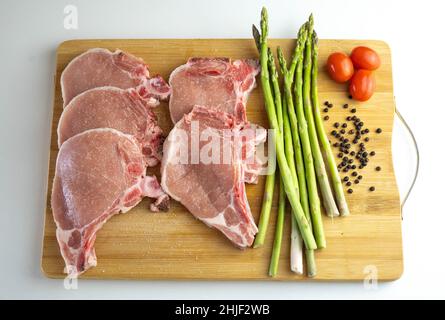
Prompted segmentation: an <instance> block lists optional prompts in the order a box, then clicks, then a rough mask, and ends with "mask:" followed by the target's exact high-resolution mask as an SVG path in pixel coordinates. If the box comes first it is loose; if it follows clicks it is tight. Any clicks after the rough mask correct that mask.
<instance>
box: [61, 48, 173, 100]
mask: <svg viewBox="0 0 445 320" xmlns="http://www.w3.org/2000/svg"><path fill="white" fill-rule="evenodd" d="M60 83H61V87H62V97H63V105H64V106H66V105H67V104H68V103H69V102H70V101H71V100H72V99H73V98H74V97H75V96H77V95H78V94H79V93H82V92H84V91H86V90H88V89H92V88H96V87H104V86H112V87H118V88H122V89H128V88H136V89H137V91H138V92H139V94H140V95H141V96H142V97H143V98H146V99H147V100H150V101H151V103H156V102H157V100H158V99H161V100H163V99H167V98H168V96H169V94H170V87H169V86H168V84H167V83H165V81H164V80H163V79H162V78H161V77H160V76H156V77H154V78H149V72H148V68H147V66H146V65H145V63H144V61H143V60H142V59H139V58H137V57H135V56H132V55H130V54H128V53H125V52H122V51H120V50H116V51H115V52H111V51H109V50H107V49H101V48H96V49H90V50H88V51H86V52H84V53H83V54H81V55H79V56H77V57H76V58H74V59H73V60H72V61H71V62H70V63H69V64H68V65H67V66H66V68H65V70H63V72H62V76H61V79H60Z"/></svg>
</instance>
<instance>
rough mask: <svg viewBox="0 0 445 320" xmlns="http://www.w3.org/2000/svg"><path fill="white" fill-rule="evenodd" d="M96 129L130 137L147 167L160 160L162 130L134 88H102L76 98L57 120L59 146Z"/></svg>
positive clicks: (86, 92) (88, 91)
mask: <svg viewBox="0 0 445 320" xmlns="http://www.w3.org/2000/svg"><path fill="white" fill-rule="evenodd" d="M95 128H113V129H116V130H119V131H121V132H123V133H126V134H131V135H133V136H134V137H135V138H136V140H137V141H138V142H139V143H140V144H141V146H142V153H143V154H144V155H145V156H146V158H147V165H149V166H154V165H156V164H157V163H158V162H159V161H160V160H161V159H162V156H161V151H162V150H161V148H162V130H161V128H160V127H159V126H158V124H157V118H156V115H155V114H154V113H153V111H152V110H151V106H150V105H149V103H147V101H145V100H144V99H142V98H141V97H140V96H139V94H138V93H137V92H136V90H134V89H127V90H124V89H119V88H114V87H101V88H94V89H90V90H87V91H85V92H83V93H81V94H79V95H77V96H76V97H75V98H74V99H72V100H71V102H70V103H69V104H68V105H67V106H66V107H65V109H64V110H63V112H62V115H61V117H60V120H59V126H58V129H57V133H58V137H59V147H60V146H61V145H62V143H63V142H64V141H65V140H67V139H69V138H71V137H72V136H75V135H76V134H78V133H81V132H83V131H86V130H89V129H95Z"/></svg>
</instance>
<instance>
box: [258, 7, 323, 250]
mask: <svg viewBox="0 0 445 320" xmlns="http://www.w3.org/2000/svg"><path fill="white" fill-rule="evenodd" d="M267 20H268V17H267V10H266V8H263V10H262V11H261V35H260V37H259V39H258V41H259V43H260V48H261V50H260V63H261V84H262V88H263V94H264V100H265V107H266V112H267V116H268V118H269V123H270V126H271V128H272V129H274V130H275V147H276V153H277V160H278V166H279V168H280V172H281V175H282V179H283V185H284V190H285V191H286V194H287V197H288V199H289V202H290V204H291V207H292V209H293V210H292V212H293V213H294V215H295V218H296V219H297V222H298V227H299V229H300V233H301V235H302V238H303V240H304V243H305V245H306V247H307V248H309V249H316V248H317V244H316V242H315V239H314V236H313V234H312V230H311V228H310V226H309V224H308V221H307V219H306V217H305V214H304V212H303V209H302V207H301V204H300V202H299V201H298V196H297V193H296V191H295V185H294V183H293V180H292V178H291V171H290V169H289V166H288V164H287V160H286V155H285V152H284V143H283V140H282V132H281V130H280V127H279V125H278V120H277V115H276V110H275V103H274V99H273V96H272V91H271V87H270V83H269V70H268V64H267V59H268V57H267V33H268V25H267V24H268V21H267ZM254 36H255V34H254Z"/></svg>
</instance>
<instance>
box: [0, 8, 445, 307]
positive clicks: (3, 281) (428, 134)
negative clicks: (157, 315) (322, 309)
mask: <svg viewBox="0 0 445 320" xmlns="http://www.w3.org/2000/svg"><path fill="white" fill-rule="evenodd" d="M441 2H442V1H426V0H423V1H389V0H385V1H380V0H370V1H353V0H351V1H346V0H341V1H332V0H326V1H320V0H319V1H295V0H292V1H291V0H290V1H264V3H262V2H261V1H242V0H233V1H228V0H225V1H222V0H218V1H205V0H201V1H177V2H175V1H171V0H163V1H159V0H156V1H147V0H145V1H142V0H140V1H121V0H120V1H110V0H108V1H86V0H85V1H75V0H70V1H60V0H58V1H17V0H2V1H0V44H1V50H0V66H1V68H0V71H1V76H0V141H1V142H0V146H1V147H0V201H1V204H2V205H1V209H0V215H1V216H0V257H1V258H0V298H57V299H77V298H86V299H89V298H148V299H153V298H156V299H168V298H173V299H174V298H198V299H200V298H201V299H204V298H219V299H222V298H235V299H260V298H261V299H283V298H293V299H308V298H334V299H347V298H352V299H361V298H371V299H374V298H445V294H444V293H443V292H442V288H443V285H444V284H445V280H444V278H443V277H442V273H443V270H444V267H445V265H444V262H445V255H444V252H445V250H444V246H443V245H444V240H443V239H444V238H442V235H444V233H445V232H444V231H445V230H444V229H445V208H444V205H443V203H442V200H443V199H444V198H445V192H444V184H443V179H444V174H443V164H444V151H443V145H444V143H443V136H442V130H443V129H444V127H445V126H444V124H443V119H444V116H445V112H444V109H443V108H444V101H445V100H444V99H445V98H444V95H443V92H444V91H445V90H444V76H443V75H444V71H445V68H444V58H443V55H444V53H445V50H444V49H445V46H444V40H443V39H444V36H443V31H444V30H445V18H444V16H443V14H444V10H443V8H442V5H441ZM67 4H74V5H76V6H77V8H78V10H79V29H78V30H65V29H64V28H63V18H64V14H63V8H64V6H65V5H67ZM263 4H265V5H266V6H267V7H268V10H269V16H270V36H271V37H281V38H284V37H294V35H295V31H296V30H297V28H298V26H299V25H300V24H301V23H302V22H303V21H304V20H305V19H306V17H307V16H308V15H309V13H310V12H313V13H314V14H315V18H316V28H317V31H318V34H319V36H320V37H321V38H336V39H342V38H344V39H348V38H350V39H352V38H354V39H382V40H385V41H387V42H388V43H389V45H390V46H391V49H392V61H393V72H394V91H395V95H396V99H397V107H398V108H399V109H400V110H401V112H402V113H403V115H404V116H405V117H406V120H407V121H408V122H409V123H410V124H411V126H412V129H413V130H414V132H415V134H416V136H417V139H418V142H419V144H420V151H421V170H420V177H419V180H418V183H417V185H416V187H415V189H414V193H413V195H412V196H411V198H410V199H409V200H408V202H407V204H406V207H405V209H404V215H405V219H404V221H403V242H404V256H405V272H404V275H403V276H402V278H401V279H400V280H398V281H395V282H392V283H379V286H378V289H377V290H366V289H364V286H363V284H362V283H338V282H336V283H292V282H281V283H272V282H209V281H207V282H204V281H201V282H200V281H196V282H189V281H183V282H176V281H80V283H79V289H78V290H70V291H68V290H65V289H64V287H63V283H62V281H61V280H49V279H46V278H45V277H44V276H43V275H42V274H41V272H40V255H41V242H42V229H43V211H44V205H45V204H44V201H45V190H46V177H47V163H48V148H49V130H50V122H51V109H52V107H53V106H52V102H53V74H54V70H55V50H56V47H57V45H58V44H59V43H60V42H62V41H64V40H67V39H75V38H250V37H251V34H250V32H251V24H252V23H257V22H258V20H259V14H260V9H261V6H262V5H263ZM408 143H409V139H408V138H407V136H406V135H405V133H404V131H403V129H401V127H399V126H398V124H397V123H396V128H395V132H394V143H393V151H394V158H395V159H394V162H395V166H396V171H397V178H398V183H399V187H400V190H401V194H402V195H403V194H404V193H405V192H406V189H407V185H408V183H409V181H410V179H411V178H412V172H413V169H414V160H413V150H412V148H410V147H409V144H408Z"/></svg>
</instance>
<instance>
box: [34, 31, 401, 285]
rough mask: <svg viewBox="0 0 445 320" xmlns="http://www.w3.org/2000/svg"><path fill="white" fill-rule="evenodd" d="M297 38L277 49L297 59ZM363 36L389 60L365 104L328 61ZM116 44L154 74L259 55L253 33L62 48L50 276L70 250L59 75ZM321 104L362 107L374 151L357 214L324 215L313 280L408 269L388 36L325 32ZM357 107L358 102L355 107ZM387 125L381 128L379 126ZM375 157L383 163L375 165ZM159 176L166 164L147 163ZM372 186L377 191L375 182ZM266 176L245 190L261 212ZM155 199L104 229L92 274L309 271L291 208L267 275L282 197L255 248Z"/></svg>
mask: <svg viewBox="0 0 445 320" xmlns="http://www.w3.org/2000/svg"><path fill="white" fill-rule="evenodd" d="M294 43H295V41H294V40H292V39H273V40H270V44H271V46H272V47H273V48H275V47H276V46H277V45H280V46H281V47H282V48H283V49H284V52H285V53H286V54H287V56H288V57H289V58H290V55H291V50H292V49H293V47H294ZM356 45H368V46H370V47H372V48H374V49H375V50H376V51H377V52H378V53H379V54H380V57H381V60H382V66H381V67H380V69H379V70H378V71H377V72H376V73H375V75H376V80H377V90H376V93H375V94H374V96H373V97H372V98H371V99H370V100H369V101H367V102H366V103H358V102H355V101H352V100H349V99H348V97H347V94H346V89H345V88H346V86H345V85H339V84H337V83H334V82H333V81H331V80H330V79H329V78H328V76H327V74H326V72H325V69H324V65H323V64H324V62H325V61H326V59H327V56H328V55H329V54H330V53H331V52H333V51H338V50H339V51H344V52H350V50H351V49H352V48H353V47H354V46H356ZM94 47H103V48H108V49H110V50H115V49H116V48H119V49H122V50H124V51H127V52H129V53H131V54H133V55H136V56H138V57H141V58H143V59H144V60H145V62H146V63H147V64H148V65H149V66H150V72H151V74H160V75H162V76H163V77H164V78H165V79H168V77H169V75H170V73H171V71H172V70H174V69H175V68H176V67H177V66H179V65H181V64H183V63H185V62H186V60H187V59H188V58H189V57H193V56H205V57H211V56H218V57H231V58H232V59H237V58H256V57H257V52H256V48H255V45H254V42H253V40H250V39H211V40H210V39H197V40H188V39H183V40H176V39H169V40H167V39H165V40H164V39H162V40H72V41H66V42H63V43H62V44H61V45H60V46H59V47H58V48H57V72H56V75H55V77H54V81H55V92H54V112H53V121H52V136H51V147H50V161H49V175H48V193H47V206H46V211H45V212H44V215H45V230H44V239H43V253H42V270H43V272H44V274H45V275H47V276H48V277H51V278H62V277H64V274H63V267H64V263H63V259H62V257H61V255H60V252H59V247H58V244H57V241H56V237H55V230H56V227H55V224H54V221H53V217H52V212H51V206H50V203H51V202H50V196H51V188H52V181H53V177H54V168H55V162H56V157H57V152H58V148H57V132H56V128H57V123H58V120H59V117H60V114H61V111H62V97H61V91H60V74H61V72H62V70H63V69H64V67H65V66H66V65H67V64H68V63H69V61H71V60H72V59H73V58H74V57H75V56H77V55H78V54H80V53H82V52H84V51H85V50H87V49H90V48H94ZM319 61H320V66H319V67H320V75H319V84H318V86H319V91H320V103H323V102H324V101H325V100H329V101H330V102H332V103H333V104H334V108H332V109H330V111H329V117H330V120H329V121H326V122H325V124H326V130H327V131H328V132H330V131H331V130H332V128H333V127H332V124H333V122H335V121H342V122H343V121H344V118H345V117H346V116H347V115H350V111H349V109H343V108H342V105H343V104H344V103H349V104H350V105H352V106H355V107H356V108H357V113H356V114H357V115H358V116H359V117H360V118H361V119H362V120H363V121H364V122H365V126H366V127H368V128H369V129H370V130H371V134H370V139H371V140H370V142H369V143H368V149H369V150H375V151H376V156H375V157H372V158H371V160H370V165H369V166H368V167H367V168H366V169H364V170H362V173H361V174H362V175H363V177H364V178H363V180H362V182H361V183H360V184H359V185H354V193H353V194H347V200H348V203H349V206H350V210H351V215H350V216H349V217H341V218H334V219H331V218H328V217H326V216H324V221H323V222H324V227H325V231H326V236H327V248H326V249H323V250H319V251H317V252H316V261H317V269H318V274H317V276H316V277H315V278H314V279H313V280H362V279H364V278H365V277H366V276H367V275H368V272H370V271H372V272H377V274H375V275H376V276H377V277H378V279H379V280H394V279H397V278H399V277H400V276H401V274H402V272H403V256H402V238H401V217H400V211H401V209H400V199H399V192H398V189H397V185H396V179H395V176H394V171H393V163H392V156H391V135H392V128H393V120H394V99H393V85H392V74H391V54H390V49H389V47H388V46H387V45H386V44H385V43H384V42H381V41H365V40H363V41H354V40H321V41H320V59H319ZM350 108H351V107H350ZM156 113H157V115H158V117H159V122H160V125H161V127H162V128H163V129H164V131H165V133H168V132H169V130H170V129H171V127H172V123H171V121H170V117H169V113H168V104H167V103H162V104H161V105H160V106H159V107H158V108H157V109H156ZM247 114H248V118H249V120H250V121H251V122H253V123H258V124H260V125H262V126H265V127H268V122H267V116H266V113H265V111H264V106H263V98H262V93H261V88H260V86H258V87H257V88H256V89H255V90H254V91H253V92H252V94H251V96H250V98H249V102H248V106H247ZM377 127H380V128H382V130H383V132H382V133H381V134H376V133H375V129H376V128H377ZM376 166H381V167H382V170H381V171H380V172H377V171H376V170H375V167H376ZM150 171H151V172H154V173H156V174H158V175H159V168H158V167H156V168H153V169H150ZM370 186H375V187H376V191H375V192H369V190H368V188H369V187H370ZM263 189H264V177H261V178H260V180H259V183H258V184H257V185H247V195H248V200H249V203H250V207H251V209H252V214H253V215H254V217H255V221H258V216H259V212H260V207H261V200H262V195H263ZM148 206H149V200H147V199H145V200H143V201H142V202H141V203H140V204H139V205H138V206H137V207H135V208H134V209H132V210H131V211H130V212H128V213H125V214H120V215H116V216H114V217H113V218H111V219H110V220H109V221H108V222H107V223H106V224H105V226H104V227H103V228H102V229H101V230H100V231H99V232H98V235H97V240H96V243H95V248H96V254H97V260H98V265H97V267H95V268H92V269H90V270H89V271H87V272H86V273H85V274H83V275H82V276H81V277H82V278H85V279H87V278H95V279H220V280H257V279H264V280H288V281H289V280H290V281H294V280H308V279H307V278H305V277H304V276H298V275H295V274H293V273H292V272H291V271H290V268H289V247H290V214H287V217H286V225H285V228H284V240H283V246H282V254H281V258H280V266H279V272H278V276H277V277H276V278H270V277H268V275H267V271H268V265H269V261H270V255H271V249H272V241H273V236H274V229H275V215H276V197H275V201H274V205H273V212H272V215H271V223H270V225H269V229H268V232H267V237H266V241H265V245H264V246H263V247H261V248H258V249H251V248H249V249H246V250H239V249H237V248H235V247H234V246H233V245H232V244H231V243H230V242H229V241H228V240H227V239H226V238H225V237H224V236H223V235H222V234H221V233H220V232H219V231H217V230H215V229H211V228H208V227H207V226H206V225H204V224H203V223H202V222H200V221H198V220H196V219H195V218H193V216H192V215H191V214H190V213H189V212H188V211H187V210H186V209H185V208H184V207H183V206H182V205H181V204H179V203H177V202H175V201H172V206H171V209H170V211H169V212H168V213H151V212H150V211H149V210H148Z"/></svg>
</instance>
